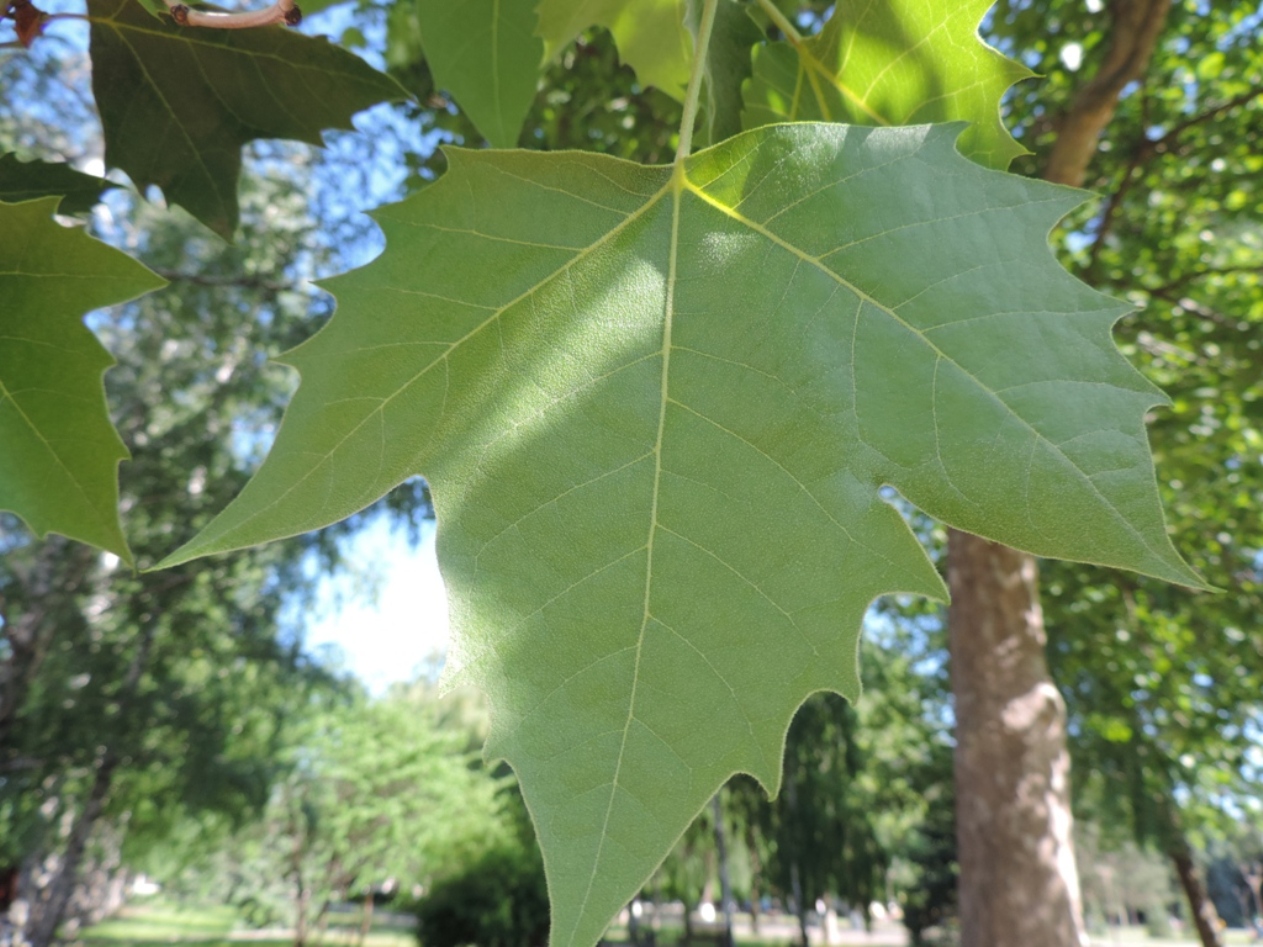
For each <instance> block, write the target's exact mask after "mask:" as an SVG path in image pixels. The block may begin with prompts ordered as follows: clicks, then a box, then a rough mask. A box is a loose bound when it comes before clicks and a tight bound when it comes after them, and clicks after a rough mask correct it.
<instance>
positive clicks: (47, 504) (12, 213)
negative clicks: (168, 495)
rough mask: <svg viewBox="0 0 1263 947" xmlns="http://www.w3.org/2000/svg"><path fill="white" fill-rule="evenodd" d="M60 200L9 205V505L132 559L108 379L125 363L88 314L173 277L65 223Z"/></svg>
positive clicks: (5, 408) (5, 234)
mask: <svg viewBox="0 0 1263 947" xmlns="http://www.w3.org/2000/svg"><path fill="white" fill-rule="evenodd" d="M59 201H60V198H58V197H49V198H43V199H41V200H35V201H27V202H24V203H21V204H5V203H0V340H2V343H3V344H0V509H4V510H10V511H12V512H14V513H16V514H17V515H18V516H20V517H21V518H22V519H23V520H25V521H26V523H27V525H29V526H30V527H31V529H32V530H33V531H34V532H35V534H36V535H38V536H45V535H47V534H48V533H50V532H55V533H61V534H62V535H63V536H69V537H71V538H72V539H78V540H82V541H83V542H86V543H91V544H92V545H94V546H99V547H100V548H102V549H107V550H109V551H110V552H113V553H116V554H118V555H119V556H120V557H121V558H123V559H124V560H126V561H128V562H130V561H131V554H130V552H129V551H128V548H127V541H126V540H125V539H124V538H123V531H122V528H121V526H120V525H119V520H118V464H119V461H121V460H124V459H126V457H127V450H126V448H124V447H123V442H122V441H121V440H119V437H118V434H117V432H116V431H115V430H114V426H113V425H112V424H111V423H110V417H109V413H108V412H107V411H106V406H105V389H104V387H103V385H102V382H101V377H102V375H103V374H104V373H105V370H106V369H107V368H108V367H109V366H110V365H112V364H113V363H114V361H113V359H111V358H110V356H109V354H108V353H107V352H106V351H105V349H104V348H102V347H101V344H100V343H99V342H98V341H97V340H96V337H95V336H93V335H92V333H91V332H89V331H88V329H87V328H86V327H85V326H84V325H83V317H84V315H85V314H86V313H87V312H89V311H90V310H92V309H97V308H100V307H102V306H110V305H114V304H116V303H121V302H126V301H127V300H129V299H134V298H135V297H136V296H139V295H141V294H143V293H146V292H149V291H150V290H154V289H157V288H158V287H160V286H162V285H163V281H162V280H161V279H159V278H158V277H157V276H155V275H154V274H153V273H151V272H149V270H147V269H145V268H144V267H143V266H141V265H140V264H139V263H137V262H136V261H134V260H132V259H131V258H130V257H128V256H127V255H125V254H123V253H120V252H119V251H117V250H114V249H112V248H111V247H107V246H106V245H105V244H103V243H101V242H99V241H97V240H93V239H92V238H91V237H89V236H87V235H86V234H85V233H84V232H83V231H82V230H79V229H70V228H66V227H61V226H59V225H58V224H56V223H55V222H54V221H53V220H52V215H53V213H54V211H56V209H57V204H58V202H59Z"/></svg>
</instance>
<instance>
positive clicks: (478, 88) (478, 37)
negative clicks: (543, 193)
mask: <svg viewBox="0 0 1263 947" xmlns="http://www.w3.org/2000/svg"><path fill="white" fill-rule="evenodd" d="M417 17H418V18H419V20H420V22H421V42H422V44H423V45H424V46H425V56H426V60H427V61H428V62H429V64H430V68H431V70H433V72H434V81H435V83H436V84H437V85H438V86H439V87H441V88H444V89H447V90H448V91H449V92H451V93H452V95H453V96H455V97H456V101H457V103H458V104H459V105H460V107H461V108H462V109H463V110H464V111H465V112H466V113H467V114H468V115H469V118H470V120H471V121H472V122H473V123H474V124H475V125H476V126H477V127H478V130H479V131H480V132H482V134H483V136H484V137H485V138H486V139H487V141H489V142H491V145H492V147H494V148H512V147H513V146H514V145H516V144H517V139H518V135H519V134H520V133H521V131H522V122H523V121H524V120H525V118H526V113H527V111H528V110H529V109H530V107H531V102H532V101H533V100H534V98H535V86H536V85H537V84H538V82H539V71H540V65H541V63H542V61H543V58H544V43H543V41H542V40H541V39H540V38H539V37H537V36H536V35H535V4H534V2H533V0H461V2H460V3H452V2H451V0H417Z"/></svg>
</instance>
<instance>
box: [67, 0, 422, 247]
mask: <svg viewBox="0 0 1263 947" xmlns="http://www.w3.org/2000/svg"><path fill="white" fill-rule="evenodd" d="M88 13H89V15H90V16H91V17H92V29H91V39H90V48H91V53H92V91H93V93H94V95H95V97H96V103H97V109H98V110H99V111H100V113H101V123H102V126H103V128H104V131H105V160H106V163H107V164H109V165H110V166H111V167H117V168H122V169H123V170H124V171H126V172H127V173H128V175H130V176H131V179H132V180H133V181H135V182H136V184H137V185H139V186H140V187H142V188H143V187H145V186H148V185H150V184H156V185H158V186H159V187H160V188H162V190H163V192H164V193H165V195H166V197H167V200H169V201H171V202H172V203H176V204H179V205H180V206H182V207H184V208H185V209H186V210H188V211H189V213H191V214H193V216H195V217H196V218H197V219H198V220H200V221H202V223H204V224H206V226H208V227H210V228H211V229H212V230H214V231H215V232H216V233H218V234H220V235H221V236H223V237H225V238H230V237H231V236H232V232H233V231H234V230H235V229H236V226H237V178H238V176H239V174H240V172H241V149H242V146H244V145H245V144H246V143H247V142H250V141H253V140H254V139H256V138H290V139H294V140H297V141H305V142H308V143H310V144H317V145H318V144H320V132H321V130H322V129H326V128H350V127H351V125H350V121H351V116H352V115H353V114H354V113H355V112H358V111H360V110H361V109H365V108H367V107H368V106H370V105H373V104H375V103H377V102H383V101H387V100H390V99H397V98H403V97H405V96H406V95H407V93H406V92H405V91H404V90H403V88H402V87H401V86H399V85H398V83H396V82H395V81H394V80H393V79H391V78H389V77H388V76H386V75H384V74H382V73H380V72H377V71H376V70H375V69H373V68H371V67H370V66H369V65H368V64H367V63H365V62H364V61H363V60H362V59H360V58H359V57H358V56H356V55H354V54H353V53H349V52H347V51H346V50H345V49H342V48H341V47H338V46H335V45H333V44H332V43H330V42H329V41H328V40H325V39H321V38H317V37H312V36H304V35H302V34H301V33H296V32H294V31H293V30H289V29H286V28H285V27H282V26H268V27H260V28H258V29H250V30H212V29H189V28H182V27H179V26H176V25H175V23H174V22H172V20H171V18H170V17H169V16H166V15H165V14H164V15H161V16H155V15H153V14H151V13H150V12H149V11H147V10H146V9H145V8H144V7H143V6H141V4H140V3H139V2H138V0H88Z"/></svg>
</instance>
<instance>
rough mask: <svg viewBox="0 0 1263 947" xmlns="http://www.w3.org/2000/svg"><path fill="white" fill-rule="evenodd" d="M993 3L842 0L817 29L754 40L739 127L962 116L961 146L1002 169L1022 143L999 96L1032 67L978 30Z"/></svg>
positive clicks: (938, 119)
mask: <svg viewBox="0 0 1263 947" xmlns="http://www.w3.org/2000/svg"><path fill="white" fill-rule="evenodd" d="M992 2H993V0H965V2H962V3H956V4H945V3H927V2H925V0H881V2H876V0H865V2H860V3H839V4H838V5H837V6H836V7H835V8H834V12H833V15H832V16H831V17H830V18H829V20H828V22H827V23H825V25H824V29H822V30H821V31H820V33H819V34H817V35H816V36H812V37H809V38H807V39H805V40H803V41H802V42H801V43H799V44H796V45H795V44H791V43H789V42H781V43H770V44H767V45H765V46H761V47H756V49H755V55H754V75H753V77H752V78H751V79H750V80H749V81H748V82H747V83H746V85H745V112H744V114H743V117H744V124H745V127H746V128H757V127H758V126H760V125H769V124H774V123H776V122H790V121H826V122H854V123H856V124H859V125H910V124H914V123H918V122H947V121H958V120H960V121H967V122H971V123H973V124H971V126H970V127H969V129H968V130H966V131H965V133H964V134H962V135H961V137H960V143H959V145H958V147H959V149H960V151H961V153H962V154H964V155H966V156H968V157H970V158H973V159H974V160H975V161H977V162H979V163H980V164H984V165H986V166H987V167H989V168H996V169H999V170H1003V169H1005V168H1007V167H1008V166H1009V162H1010V161H1011V160H1012V159H1013V158H1015V157H1016V156H1018V155H1020V154H1024V153H1025V149H1024V148H1023V147H1022V146H1021V145H1019V144H1018V143H1017V142H1016V141H1014V140H1013V136H1011V135H1010V134H1009V132H1008V129H1006V128H1005V127H1004V124H1003V123H1002V122H1001V121H1000V99H1001V97H1002V96H1003V95H1004V93H1005V90H1007V89H1008V88H1009V86H1011V85H1013V83H1015V82H1018V81H1019V80H1021V79H1025V78H1027V77H1029V76H1031V75H1032V73H1031V71H1030V70H1029V69H1027V68H1026V67H1025V66H1023V65H1021V64H1020V63H1016V62H1014V61H1013V60H1011V59H1009V58H1007V57H1005V56H1003V55H1002V54H1000V53H999V52H997V51H996V50H994V49H992V48H991V47H990V46H988V45H987V44H986V43H984V42H983V41H982V39H981V38H980V37H979V36H978V23H979V21H980V20H981V19H982V17H983V14H985V13H986V12H987V10H988V8H990V7H991V5H992Z"/></svg>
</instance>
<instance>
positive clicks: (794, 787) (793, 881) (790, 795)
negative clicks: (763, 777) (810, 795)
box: [785, 757, 811, 947]
mask: <svg viewBox="0 0 1263 947" xmlns="http://www.w3.org/2000/svg"><path fill="white" fill-rule="evenodd" d="M791 759H794V758H793V757H791ZM785 806H786V808H787V809H788V810H789V820H790V824H791V825H797V821H798V820H797V815H798V783H797V782H796V781H795V780H794V779H792V778H790V774H788V773H787V774H786V778H785ZM790 837H791V838H793V835H792V834H791V836H790ZM796 849H797V846H795V850H793V851H791V852H790V853H789V893H790V896H791V897H792V898H793V899H794V910H795V911H796V912H797V913H798V932H799V934H800V935H801V937H802V947H810V945H811V940H810V938H809V937H808V935H807V902H806V899H805V898H804V897H803V883H802V877H801V875H799V873H798V857H799V855H798V852H797V850H796Z"/></svg>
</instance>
